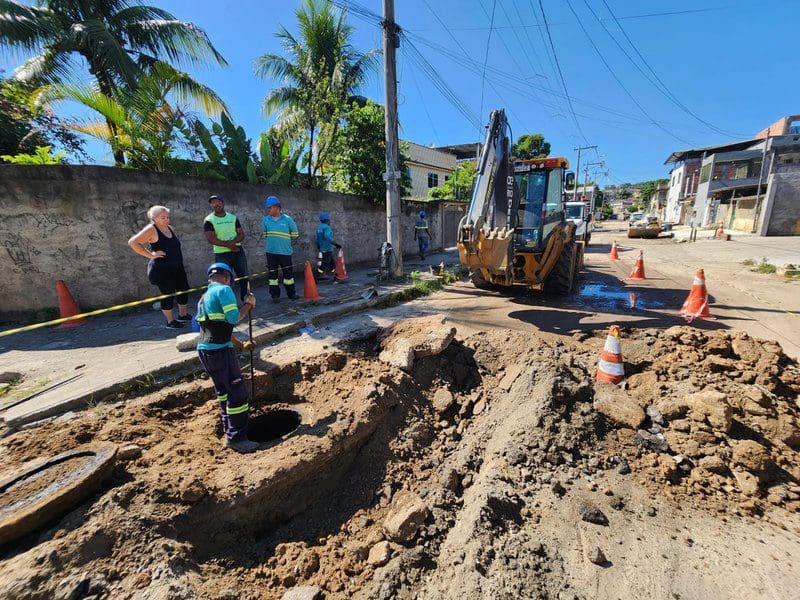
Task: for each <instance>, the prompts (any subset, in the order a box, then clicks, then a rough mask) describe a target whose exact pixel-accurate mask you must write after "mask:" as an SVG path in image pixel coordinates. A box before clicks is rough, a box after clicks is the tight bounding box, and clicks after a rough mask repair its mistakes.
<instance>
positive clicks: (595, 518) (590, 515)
mask: <svg viewBox="0 0 800 600" xmlns="http://www.w3.org/2000/svg"><path fill="white" fill-rule="evenodd" d="M578 514H579V515H580V516H581V519H583V520H584V521H586V522H587V523H594V524H595V525H604V526H606V527H607V526H608V517H606V515H605V514H604V513H603V511H602V510H600V509H599V508H597V507H595V506H591V505H590V504H583V503H581V504H579V505H578Z"/></svg>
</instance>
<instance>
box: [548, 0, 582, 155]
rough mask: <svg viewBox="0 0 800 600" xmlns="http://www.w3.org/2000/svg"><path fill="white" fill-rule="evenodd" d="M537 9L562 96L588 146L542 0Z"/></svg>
mask: <svg viewBox="0 0 800 600" xmlns="http://www.w3.org/2000/svg"><path fill="white" fill-rule="evenodd" d="M539 9H540V10H541V11H542V20H543V23H544V28H545V30H546V31H547V39H548V40H549V42H550V50H551V51H552V53H553V60H554V61H555V63H556V68H557V69H558V76H559V78H560V79H561V87H562V88H564V96H566V98H567V105H568V106H569V112H570V114H571V115H572V120H573V121H575V127H577V128H578V133H579V134H580V136H581V137H582V138H583V141H584V142H585V143H586V145H587V146H588V145H589V140H588V139H586V135H585V134H584V133H583V129H581V124H580V123H579V122H578V117H577V116H576V115H575V107H574V106H572V99H571V98H570V95H569V92H568V91H567V82H566V81H565V80H564V73H563V71H561V64H560V63H559V62H558V54H556V47H555V45H554V44H553V36H552V35H550V26H549V25H548V24H547V15H546V14H545V12H544V6H543V5H542V0H539Z"/></svg>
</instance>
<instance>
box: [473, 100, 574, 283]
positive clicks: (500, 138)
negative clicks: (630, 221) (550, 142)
mask: <svg viewBox="0 0 800 600" xmlns="http://www.w3.org/2000/svg"><path fill="white" fill-rule="evenodd" d="M568 168H569V161H568V160H567V159H566V158H536V159H530V160H523V161H517V162H513V161H512V159H511V140H510V132H509V125H508V121H507V119H506V115H505V112H504V111H503V110H496V111H494V112H492V114H491V116H490V118H489V126H488V128H487V132H486V139H485V141H484V144H483V149H482V152H481V157H480V160H479V162H478V173H477V176H476V180H475V188H474V191H473V194H472V200H471V201H470V204H469V208H468V210H467V213H466V214H465V216H464V217H463V218H462V220H461V222H460V224H459V228H458V256H459V259H460V261H461V264H462V265H464V266H466V267H468V268H469V269H470V277H471V279H472V283H473V284H474V285H475V286H476V287H479V288H484V289H496V288H500V287H506V286H512V285H521V286H525V287H528V288H531V289H543V290H545V291H551V292H554V293H558V294H569V293H570V292H571V291H572V289H573V286H574V283H575V279H576V276H577V273H578V271H579V269H580V265H581V264H583V251H584V243H583V242H582V241H581V240H578V239H577V236H576V227H575V223H573V222H572V221H568V220H567V219H566V216H565V210H564V196H563V191H564V186H565V184H566V185H567V187H570V186H571V185H574V180H575V174H574V173H571V172H570V173H568V172H567V169H568Z"/></svg>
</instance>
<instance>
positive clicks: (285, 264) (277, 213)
mask: <svg viewBox="0 0 800 600" xmlns="http://www.w3.org/2000/svg"><path fill="white" fill-rule="evenodd" d="M264 205H265V206H266V208H267V216H266V217H264V220H263V221H261V229H262V231H263V232H264V237H265V238H266V253H267V271H268V274H267V277H268V279H269V295H270V297H271V298H272V301H273V302H278V301H279V300H280V297H281V287H280V278H279V277H278V271H280V277H282V278H283V287H285V288H286V295H287V296H288V297H289V299H290V300H297V292H296V291H295V289H294V270H293V268H292V251H293V248H292V244H293V243H294V241H295V240H296V239H297V238H298V236H299V235H300V233H299V232H298V231H297V225H296V224H295V222H294V220H293V219H292V218H291V217H290V216H289V215H284V214H283V213H282V212H281V201H280V200H279V199H278V197H277V196H269V197H268V198H267V199H266V200H265V201H264Z"/></svg>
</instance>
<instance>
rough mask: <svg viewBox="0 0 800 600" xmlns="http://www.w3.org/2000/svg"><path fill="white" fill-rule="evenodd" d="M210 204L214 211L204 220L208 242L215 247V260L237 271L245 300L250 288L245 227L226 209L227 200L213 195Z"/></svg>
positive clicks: (242, 296) (241, 295)
mask: <svg viewBox="0 0 800 600" xmlns="http://www.w3.org/2000/svg"><path fill="white" fill-rule="evenodd" d="M208 204H209V206H211V210H212V211H213V212H212V213H211V214H210V215H208V216H207V217H206V218H205V221H203V230H204V232H205V234H206V239H207V240H208V243H209V244H211V245H212V246H213V247H214V261H215V262H223V263H225V264H226V265H228V266H229V267H231V269H233V271H234V273H236V277H237V278H241V279H239V297H240V298H241V299H242V301H244V297H245V296H246V295H247V292H248V290H249V289H250V280H249V279H248V277H247V276H248V274H249V273H248V268H247V255H246V254H245V252H244V248H243V247H242V240H244V229H242V224H241V223H240V222H239V219H238V218H237V217H236V215H234V214H233V213H229V212H226V211H225V202H224V201H223V200H222V198H220V197H219V196H211V197H210V198H209V199H208Z"/></svg>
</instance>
